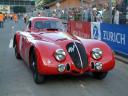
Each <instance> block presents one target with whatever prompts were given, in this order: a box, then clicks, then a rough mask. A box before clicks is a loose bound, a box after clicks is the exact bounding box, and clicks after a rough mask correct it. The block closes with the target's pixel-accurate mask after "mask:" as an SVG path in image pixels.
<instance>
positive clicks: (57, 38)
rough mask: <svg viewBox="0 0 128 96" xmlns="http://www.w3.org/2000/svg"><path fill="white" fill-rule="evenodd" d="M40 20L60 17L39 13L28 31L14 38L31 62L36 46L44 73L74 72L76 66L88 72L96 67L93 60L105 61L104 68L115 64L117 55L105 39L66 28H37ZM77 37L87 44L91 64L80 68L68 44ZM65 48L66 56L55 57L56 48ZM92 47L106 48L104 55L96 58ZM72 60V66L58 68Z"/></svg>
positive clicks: (40, 68) (25, 58)
mask: <svg viewBox="0 0 128 96" xmlns="http://www.w3.org/2000/svg"><path fill="white" fill-rule="evenodd" d="M37 20H59V19H57V18H49V17H36V18H32V19H30V21H31V26H32V27H31V28H28V27H27V28H26V30H25V31H17V32H16V34H15V38H16V39H15V40H16V42H17V45H18V52H19V53H20V55H21V57H22V59H23V60H24V61H25V62H26V63H27V64H28V66H29V52H30V48H31V47H34V49H35V52H36V56H37V61H38V65H37V66H38V72H39V73H40V74H45V75H56V74H72V75H75V73H73V72H72V71H73V70H75V71H76V72H78V73H79V74H83V73H85V72H95V71H96V70H95V69H93V68H92V66H91V62H94V63H96V62H102V63H103V69H102V70H101V71H102V72H108V71H110V70H111V69H113V68H114V65H115V59H114V55H113V52H112V50H111V48H110V47H109V46H108V45H107V44H105V43H104V42H102V41H98V40H91V39H83V38H80V37H77V36H74V35H71V34H69V33H67V32H60V31H37V30H36V29H35V28H33V26H34V23H35V21H37ZM74 40H75V41H78V42H80V43H81V44H83V46H84V47H85V50H86V53H87V56H88V66H87V67H86V68H85V69H78V68H76V67H75V65H74V64H73V61H72V59H71V57H70V56H69V54H68V52H67V50H66V45H67V44H68V43H70V42H73V41H74ZM59 48H61V49H63V50H64V51H65V52H66V59H65V60H64V61H62V62H58V61H57V60H56V59H55V57H54V52H55V51H56V49H59ZM93 48H100V49H101V50H102V51H103V56H102V58H101V59H99V60H94V59H93V58H92V56H91V51H92V49H93ZM67 63H68V64H69V65H70V70H68V71H67V70H65V71H64V72H62V73H60V72H59V71H58V69H57V67H58V65H59V64H65V65H66V64H67Z"/></svg>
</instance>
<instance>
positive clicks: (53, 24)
mask: <svg viewBox="0 0 128 96" xmlns="http://www.w3.org/2000/svg"><path fill="white" fill-rule="evenodd" d="M34 27H35V28H36V29H48V30H59V31H64V26H63V24H62V22H61V21H57V20H45V21H36V22H35V24H34Z"/></svg>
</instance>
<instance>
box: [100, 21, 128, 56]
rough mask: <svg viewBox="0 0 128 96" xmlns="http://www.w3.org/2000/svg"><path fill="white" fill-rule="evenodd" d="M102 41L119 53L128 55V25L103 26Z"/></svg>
mask: <svg viewBox="0 0 128 96" xmlns="http://www.w3.org/2000/svg"><path fill="white" fill-rule="evenodd" d="M100 27H101V37H102V41H104V42H106V43H107V44H108V45H109V46H111V48H112V49H113V50H115V51H117V52H120V53H123V54H126V55H128V25H117V24H104V23H102V24H101V26H100Z"/></svg>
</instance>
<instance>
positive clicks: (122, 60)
mask: <svg viewBox="0 0 128 96" xmlns="http://www.w3.org/2000/svg"><path fill="white" fill-rule="evenodd" d="M115 58H116V59H117V60H119V61H121V62H123V63H126V64H128V57H123V56H121V55H118V54H115Z"/></svg>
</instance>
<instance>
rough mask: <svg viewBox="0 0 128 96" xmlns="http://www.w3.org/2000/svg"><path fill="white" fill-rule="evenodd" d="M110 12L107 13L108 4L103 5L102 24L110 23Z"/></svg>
mask: <svg viewBox="0 0 128 96" xmlns="http://www.w3.org/2000/svg"><path fill="white" fill-rule="evenodd" d="M109 14H110V12H109V6H108V3H105V5H104V11H103V22H104V23H110V22H111V21H110V20H111V19H110V16H109Z"/></svg>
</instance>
